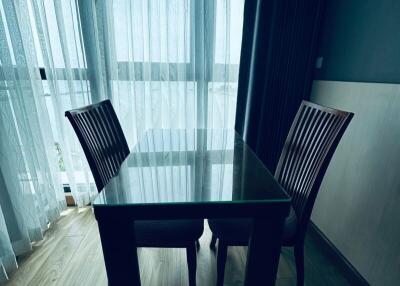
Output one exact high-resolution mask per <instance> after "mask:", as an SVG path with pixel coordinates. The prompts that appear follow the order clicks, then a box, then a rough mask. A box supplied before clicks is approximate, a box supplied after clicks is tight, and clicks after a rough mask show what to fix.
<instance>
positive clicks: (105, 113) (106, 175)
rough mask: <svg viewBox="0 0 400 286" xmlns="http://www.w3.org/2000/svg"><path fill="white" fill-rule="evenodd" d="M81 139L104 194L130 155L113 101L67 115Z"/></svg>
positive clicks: (102, 102) (99, 188)
mask: <svg viewBox="0 0 400 286" xmlns="http://www.w3.org/2000/svg"><path fill="white" fill-rule="evenodd" d="M65 116H66V117H67V118H68V119H69V121H70V122H71V125H72V127H73V128H74V130H75V133H76V135H77V136H78V139H79V142H80V143H81V145H82V148H83V151H84V152H85V155H86V159H87V160H88V163H89V166H90V169H91V171H92V174H93V177H94V181H95V183H96V187H97V190H98V191H99V192H100V191H101V190H102V189H103V187H104V186H105V185H106V184H107V182H108V181H109V180H110V179H111V178H112V177H113V176H115V174H116V173H117V171H118V170H119V168H120V166H121V163H122V162H123V161H124V159H125V158H126V157H127V156H128V154H129V147H128V144H127V143H126V139H125V136H124V133H123V131H122V128H121V125H120V123H119V121H118V118H117V115H116V114H115V110H114V108H113V107H112V105H111V102H110V101H109V100H104V101H101V102H99V103H96V104H92V105H88V106H85V107H82V108H78V109H74V110H70V111H66V112H65Z"/></svg>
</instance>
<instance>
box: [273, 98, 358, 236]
mask: <svg viewBox="0 0 400 286" xmlns="http://www.w3.org/2000/svg"><path fill="white" fill-rule="evenodd" d="M353 115H354V114H353V113H350V112H344V111H340V110H335V109H331V108H327V107H323V106H320V105H317V104H314V103H311V102H308V101H303V102H302V103H301V106H300V108H299V110H298V112H297V114H296V117H295V119H294V121H293V123H292V126H291V128H290V131H289V134H288V137H287V138H286V142H285V145H284V148H283V150H282V154H281V157H280V159H279V162H278V165H277V169H276V172H275V178H276V179H277V180H278V181H279V182H280V184H281V185H282V187H283V188H284V189H285V190H286V191H287V193H288V194H289V195H290V196H291V198H292V206H293V208H294V210H295V212H296V215H297V221H298V228H297V235H300V236H302V237H303V238H304V234H305V231H306V228H307V225H308V223H309V220H310V216H311V212H312V209H313V206H314V202H315V198H316V197H317V194H318V191H319V188H320V186H321V182H322V179H323V178H324V175H325V172H326V169H327V168H328V165H329V162H330V160H331V158H332V155H333V153H334V152H335V150H336V147H337V145H338V143H339V141H340V139H341V137H342V135H343V133H344V132H345V130H346V128H347V126H348V125H349V123H350V121H351V119H352V117H353Z"/></svg>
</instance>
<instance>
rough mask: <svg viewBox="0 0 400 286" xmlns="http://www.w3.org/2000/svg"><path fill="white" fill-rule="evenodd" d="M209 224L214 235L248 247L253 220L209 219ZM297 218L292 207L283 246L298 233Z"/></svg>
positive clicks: (230, 242)
mask: <svg viewBox="0 0 400 286" xmlns="http://www.w3.org/2000/svg"><path fill="white" fill-rule="evenodd" d="M208 224H209V226H210V229H211V231H212V233H213V234H214V235H215V236H216V237H217V238H218V239H222V240H224V241H226V242H227V243H228V244H232V245H247V244H248V241H249V237H250V232H251V228H252V219H249V218H243V219H242V218H235V219H209V220H208ZM296 228H297V216H296V213H295V211H294V209H293V208H292V207H290V213H289V215H288V217H287V218H286V220H285V226H284V230H283V244H285V243H288V242H289V241H290V240H291V239H292V238H293V236H294V235H295V233H296Z"/></svg>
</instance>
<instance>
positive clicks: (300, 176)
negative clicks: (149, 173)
mask: <svg viewBox="0 0 400 286" xmlns="http://www.w3.org/2000/svg"><path fill="white" fill-rule="evenodd" d="M352 117H353V113H350V112H344V111H340V110H336V109H332V108H328V107H323V106H320V105H317V104H314V103H311V102H308V101H303V102H302V103H301V106H300V108H299V110H298V112H297V114H296V117H295V119H294V121H293V123H292V126H291V128H290V131H289V134H288V137H287V139H286V142H285V145H284V147H283V150H282V153H281V156H280V159H279V162H278V166H277V169H276V172H275V178H276V179H277V181H278V182H279V183H280V184H281V185H282V187H283V188H284V189H285V190H286V192H287V193H288V194H289V195H290V196H291V198H292V206H291V210H290V213H289V216H288V217H287V218H286V221H285V224H284V230H283V234H282V245H283V246H290V247H294V256H295V262H296V273H297V285H298V286H302V285H303V284H304V238H305V233H306V230H307V225H308V223H309V221H310V216H311V212H312V209H313V206H314V202H315V199H316V197H317V194H318V190H319V188H320V186H321V182H322V179H323V178H324V175H325V172H326V169H327V168H328V165H329V162H330V160H331V158H332V155H333V153H334V152H335V150H336V147H337V145H338V143H339V141H340V139H341V137H342V135H343V133H344V132H345V130H346V128H347V126H348V125H349V123H350V121H351V119H352ZM208 223H209V226H210V228H211V231H212V233H213V235H212V240H211V244H210V247H211V248H212V249H215V245H216V241H217V239H218V241H219V242H218V251H217V285H223V280H224V269H225V262H226V256H227V248H228V246H245V245H247V244H248V241H249V237H250V232H251V229H252V221H251V220H250V219H209V220H208Z"/></svg>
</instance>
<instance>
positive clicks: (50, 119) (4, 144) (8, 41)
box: [0, 0, 97, 283]
mask: <svg viewBox="0 0 400 286" xmlns="http://www.w3.org/2000/svg"><path fill="white" fill-rule="evenodd" d="M78 15H79V13H78V10H77V6H76V5H75V1H74V0H70V1H48V0H35V1H31V0H17V1H8V0H4V1H1V2H0V137H1V140H0V283H1V282H3V281H5V280H6V279H8V275H9V273H10V272H12V271H13V270H15V269H16V268H17V262H16V256H18V255H21V254H23V253H26V252H27V251H30V250H31V249H32V242H35V241H38V240H41V239H43V233H44V231H45V230H46V229H47V228H48V226H49V223H51V222H53V221H54V220H55V219H57V218H58V217H59V215H60V212H61V211H62V210H63V209H64V208H65V207H66V202H65V195H64V192H63V184H64V185H65V184H68V185H69V186H70V188H71V191H72V193H73V195H74V198H75V201H76V202H77V203H78V205H83V204H85V203H88V202H89V201H90V199H91V198H92V197H94V195H95V194H96V193H97V192H96V189H95V187H94V182H93V180H92V179H91V174H90V170H89V169H88V167H87V163H86V159H85V157H84V155H83V152H82V150H81V146H80V145H79V142H78V140H76V137H75V135H74V133H73V130H72V128H71V127H70V126H68V125H67V122H66V120H65V118H64V112H65V110H66V109H70V108H73V107H78V106H82V105H85V104H88V103H90V102H91V98H90V94H89V93H90V90H89V84H88V81H87V79H86V70H85V59H84V55H83V48H82V40H81V29H80V26H79V22H78Z"/></svg>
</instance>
